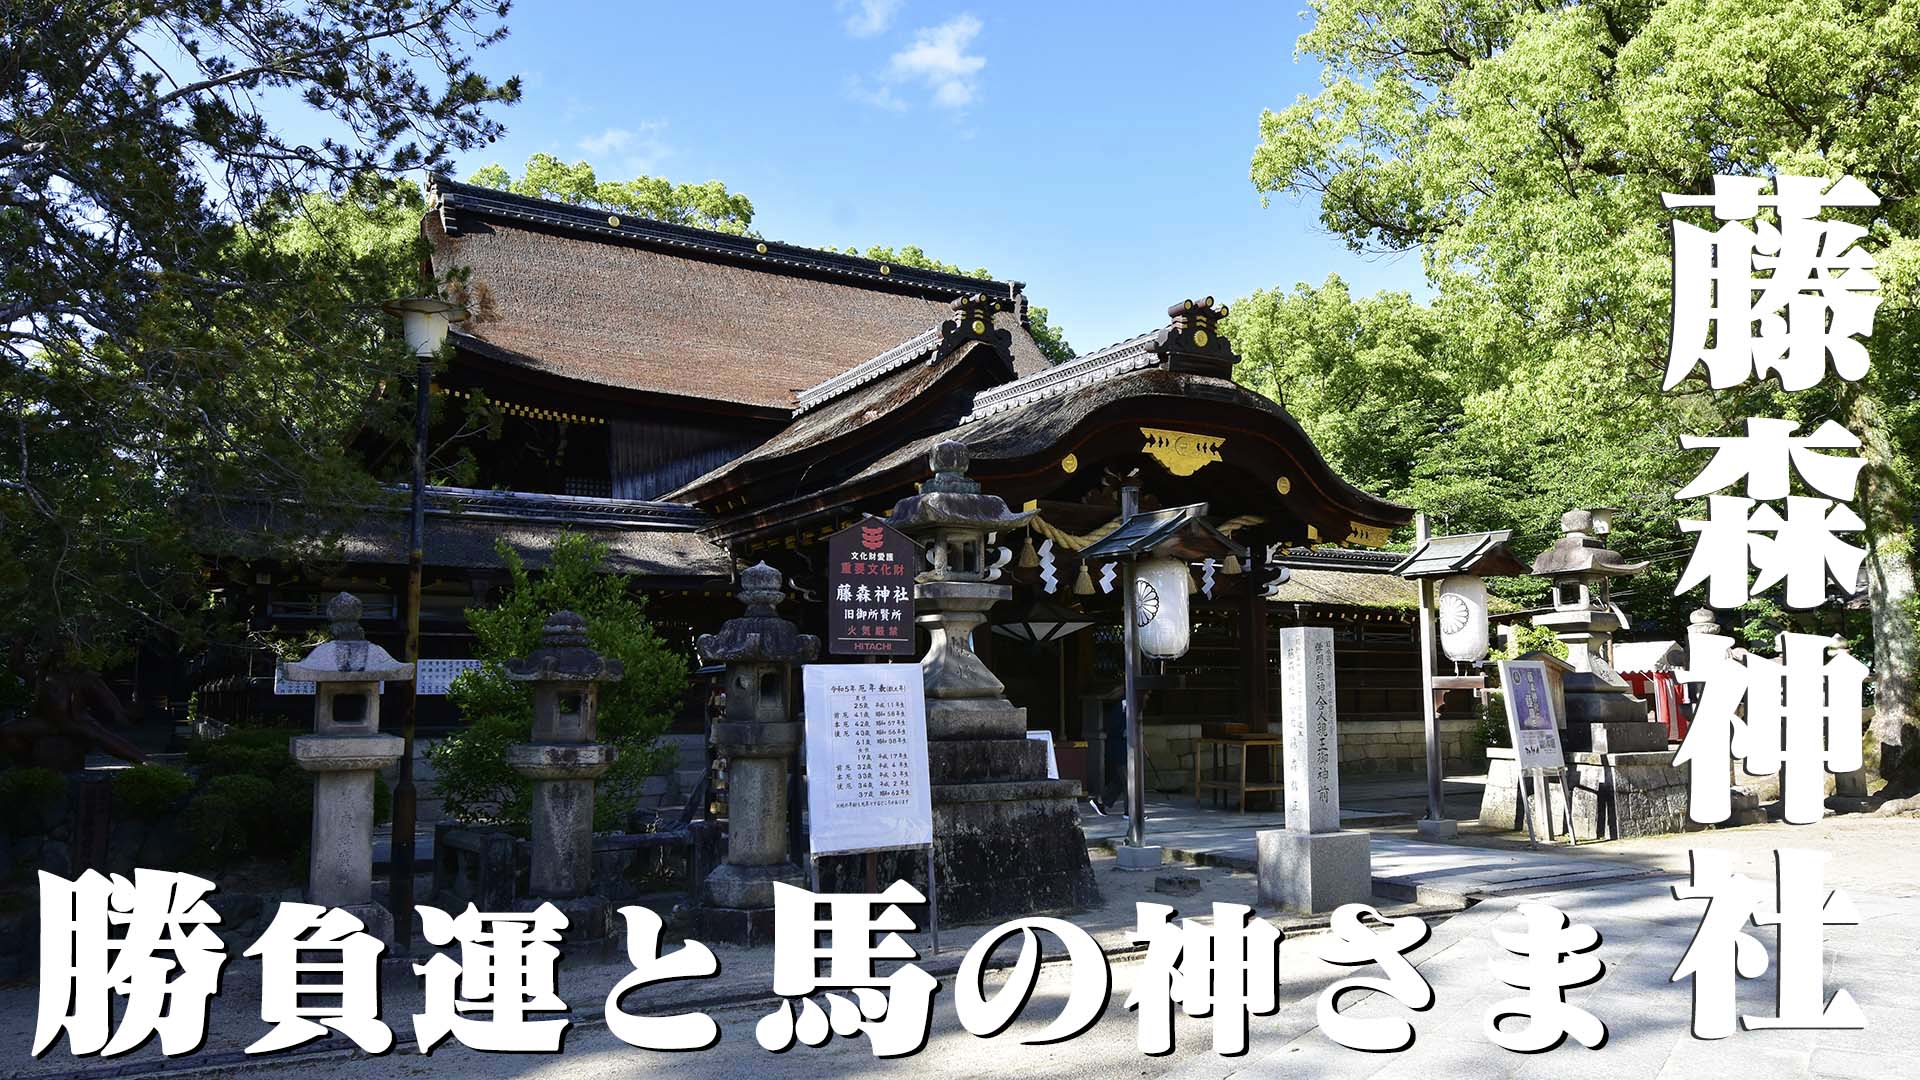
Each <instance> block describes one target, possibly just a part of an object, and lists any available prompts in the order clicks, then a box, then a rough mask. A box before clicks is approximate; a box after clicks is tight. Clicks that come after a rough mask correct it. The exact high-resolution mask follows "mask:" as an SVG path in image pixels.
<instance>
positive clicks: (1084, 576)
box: [1073, 562, 1093, 596]
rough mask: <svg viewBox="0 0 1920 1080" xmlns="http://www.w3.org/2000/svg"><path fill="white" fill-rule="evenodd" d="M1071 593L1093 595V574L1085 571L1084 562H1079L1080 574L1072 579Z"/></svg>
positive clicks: (1085, 565)
mask: <svg viewBox="0 0 1920 1080" xmlns="http://www.w3.org/2000/svg"><path fill="white" fill-rule="evenodd" d="M1073 595H1075V596H1092V595H1093V575H1092V574H1089V573H1087V564H1086V563H1085V562H1082V563H1081V564H1080V576H1079V577H1076V578H1074V579H1073Z"/></svg>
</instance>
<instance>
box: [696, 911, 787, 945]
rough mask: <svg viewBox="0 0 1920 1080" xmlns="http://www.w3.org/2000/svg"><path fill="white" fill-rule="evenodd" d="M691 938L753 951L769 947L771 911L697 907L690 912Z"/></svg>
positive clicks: (771, 923) (771, 933)
mask: <svg viewBox="0 0 1920 1080" xmlns="http://www.w3.org/2000/svg"><path fill="white" fill-rule="evenodd" d="M691 936H692V937H693V938H694V939H695V940H698V941H709V942H713V941H717V942H725V943H726V944H728V945H741V946H745V947H747V948H755V947H758V946H761V945H771V944H773V909H772V908H770V907H764V908H726V907H699V908H695V909H693V931H692V934H691Z"/></svg>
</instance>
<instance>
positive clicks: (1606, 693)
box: [1533, 509, 1666, 753]
mask: <svg viewBox="0 0 1920 1080" xmlns="http://www.w3.org/2000/svg"><path fill="white" fill-rule="evenodd" d="M1613 514H1614V511H1612V510H1610V509H1592V510H1569V511H1567V512H1566V513H1565V514H1562V515H1560V529H1561V533H1562V535H1561V537H1560V539H1559V540H1557V541H1555V542H1554V544H1553V546H1552V547H1550V548H1548V549H1547V550H1545V551H1543V552H1541V553H1540V555H1539V557H1538V558H1536V559H1534V560H1533V576H1534V577H1543V578H1546V579H1548V580H1549V581H1550V582H1552V583H1553V592H1552V595H1551V596H1550V597H1548V600H1549V602H1550V603H1551V604H1552V606H1553V610H1551V611H1548V612H1545V613H1544V614H1540V615H1535V616H1534V617H1533V624H1534V625H1535V626H1543V627H1546V628H1547V629H1549V630H1552V631H1553V632H1554V634H1555V635H1556V636H1557V637H1559V639H1560V640H1561V641H1562V642H1563V643H1565V645H1566V647H1567V663H1568V664H1569V665H1570V666H1571V667H1572V668H1573V670H1572V671H1569V672H1567V674H1566V678H1565V680H1564V688H1565V691H1566V707H1567V716H1566V724H1567V737H1566V740H1565V745H1566V748H1567V749H1569V750H1593V751H1596V752H1599V753H1634V752H1640V751H1650V750H1664V749H1666V736H1665V734H1664V733H1663V732H1661V731H1660V730H1659V729H1658V728H1657V727H1656V726H1655V725H1652V724H1648V723H1647V722H1646V719H1647V707H1646V704H1645V703H1644V702H1642V701H1641V700H1640V699H1639V698H1637V697H1635V696H1634V693H1633V688H1632V687H1631V686H1630V685H1628V683H1627V681H1626V680H1625V679H1622V678H1621V677H1620V675H1619V673H1617V672H1615V671H1614V670H1613V665H1612V664H1610V663H1609V662H1608V660H1607V658H1608V656H1610V655H1611V652H1612V644H1613V634H1614V631H1616V630H1619V629H1620V628H1621V625H1622V624H1621V621H1620V616H1619V614H1618V613H1617V612H1616V611H1615V609H1614V606H1613V599H1612V590H1613V579H1615V578H1622V577H1633V576H1634V575H1636V574H1639V573H1641V572H1643V571H1645V570H1646V568H1647V564H1646V563H1644V562H1637V563H1635V562H1627V561H1626V560H1625V559H1623V558H1622V557H1621V555H1620V553H1619V552H1617V551H1614V550H1613V549H1611V548H1609V547H1607V546H1606V544H1607V542H1606V537H1607V534H1608V533H1610V532H1612V531H1613ZM1629 724H1632V725H1637V726H1633V727H1627V726H1626V725H1629Z"/></svg>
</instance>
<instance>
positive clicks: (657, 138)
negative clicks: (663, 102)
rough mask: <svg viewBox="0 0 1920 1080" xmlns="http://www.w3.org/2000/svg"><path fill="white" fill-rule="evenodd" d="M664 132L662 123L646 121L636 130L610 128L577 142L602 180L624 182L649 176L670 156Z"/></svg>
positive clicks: (662, 121) (670, 147)
mask: <svg viewBox="0 0 1920 1080" xmlns="http://www.w3.org/2000/svg"><path fill="white" fill-rule="evenodd" d="M666 130H667V125H666V121H664V120H648V121H646V122H644V123H642V124H640V125H638V130H635V129H631V128H619V127H610V128H608V129H606V130H605V131H602V132H601V133H600V134H598V135H589V136H587V137H586V138H584V139H581V140H580V143H579V146H580V149H581V151H582V152H583V153H585V154H587V155H588V156H589V157H590V158H592V159H594V160H593V165H594V166H595V169H596V171H597V172H599V173H600V175H601V176H602V177H603V178H605V179H616V178H617V179H621V180H626V179H630V178H632V177H635V176H646V175H651V174H653V173H654V172H655V171H656V170H658V169H659V167H660V162H661V161H662V160H663V159H665V158H668V157H671V156H672V155H673V147H672V146H671V145H670V144H669V143H668V142H667V139H666ZM609 158H614V160H611V161H609V160H608V159H609Z"/></svg>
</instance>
